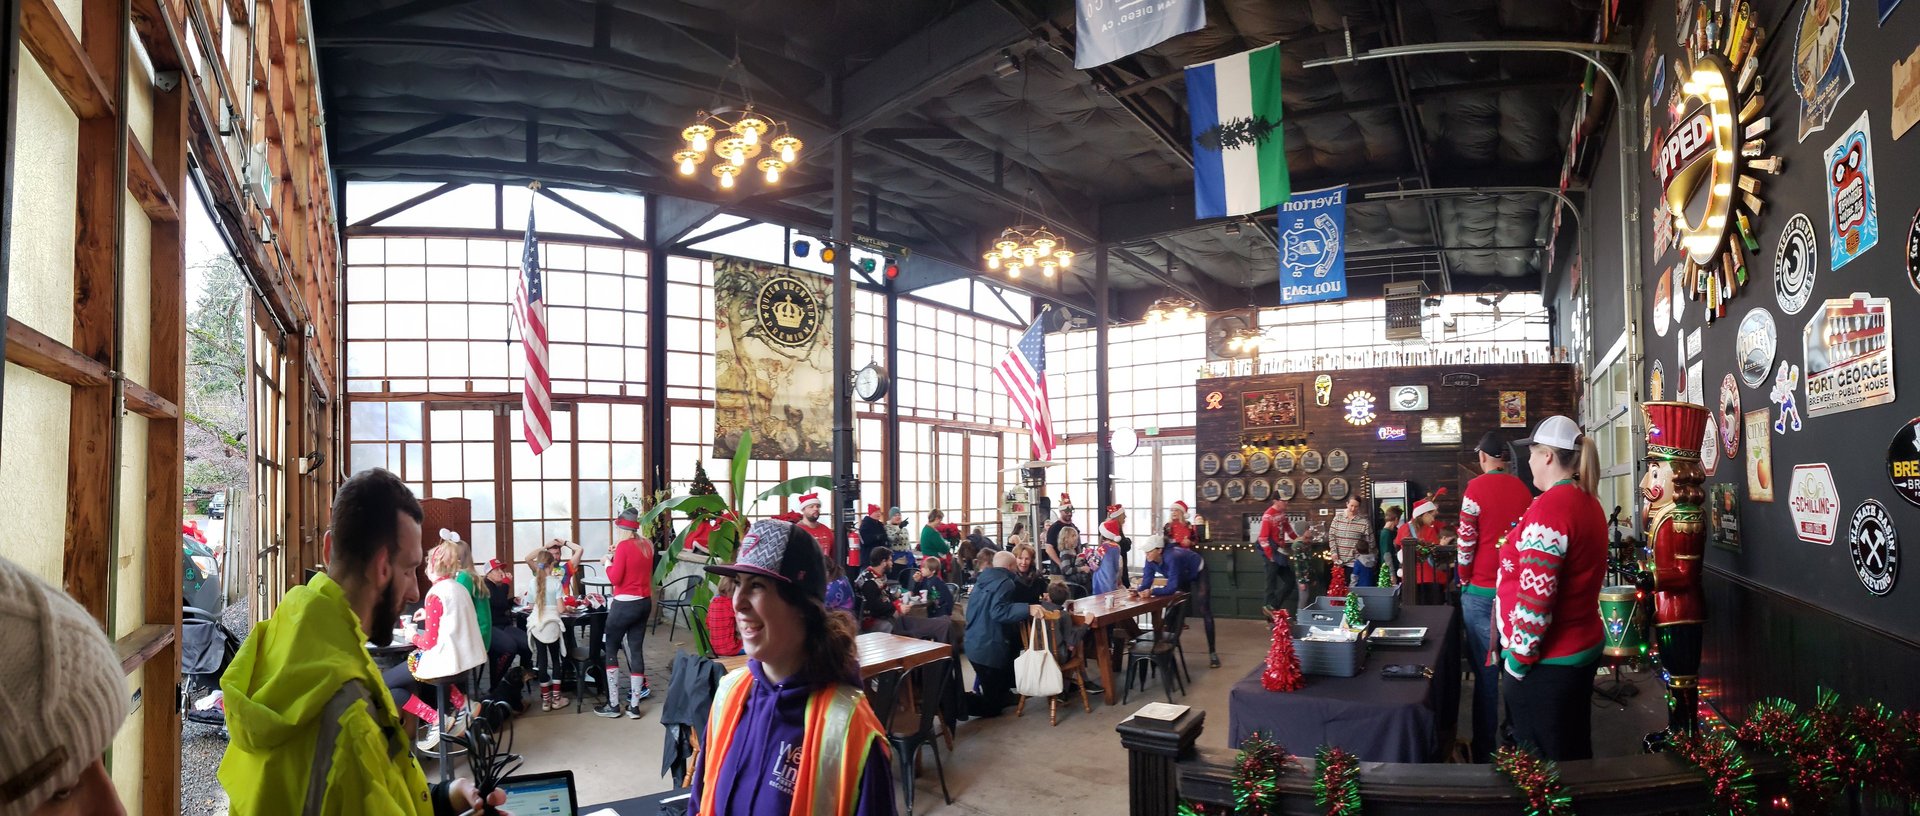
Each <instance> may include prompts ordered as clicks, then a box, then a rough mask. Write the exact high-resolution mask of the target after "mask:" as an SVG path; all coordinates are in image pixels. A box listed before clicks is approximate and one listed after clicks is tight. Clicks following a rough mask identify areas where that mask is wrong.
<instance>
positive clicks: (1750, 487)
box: [1746, 408, 1773, 502]
mask: <svg viewBox="0 0 1920 816" xmlns="http://www.w3.org/2000/svg"><path fill="white" fill-rule="evenodd" d="M1767 419H1768V416H1767V409H1765V408H1762V409H1760V410H1758V411H1748V412H1747V414H1746V425H1747V427H1746V435H1747V498H1749V499H1752V500H1753V501H1757V502H1771V501H1773V438H1772V437H1770V436H1767Z"/></svg>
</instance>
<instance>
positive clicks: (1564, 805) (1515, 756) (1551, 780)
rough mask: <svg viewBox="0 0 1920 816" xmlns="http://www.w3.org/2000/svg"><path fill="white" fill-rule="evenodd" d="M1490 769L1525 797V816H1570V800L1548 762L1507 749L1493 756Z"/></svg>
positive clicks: (1557, 775) (1550, 763)
mask: <svg viewBox="0 0 1920 816" xmlns="http://www.w3.org/2000/svg"><path fill="white" fill-rule="evenodd" d="M1493 769H1494V770H1496V771H1499V772H1500V773H1501V774H1504V775H1505V776H1506V777H1507V779H1509V780H1511V781H1512V782H1513V786H1514V787H1516V788H1519V789H1520V793H1521V795H1523V796H1525V797H1527V816H1572V813H1573V796H1571V795H1570V794H1568V793H1567V789H1566V786H1565V785H1563V784H1561V783H1560V768H1559V767H1558V766H1556V765H1554V763H1553V761H1552V760H1549V759H1541V758H1540V756H1539V755H1538V754H1535V753H1533V752H1531V751H1523V750H1521V749H1519V748H1514V747H1511V746H1509V747H1505V748H1501V749H1500V750H1499V751H1497V752H1495V753H1494V755H1493Z"/></svg>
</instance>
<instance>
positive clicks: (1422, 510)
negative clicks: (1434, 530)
mask: <svg viewBox="0 0 1920 816" xmlns="http://www.w3.org/2000/svg"><path fill="white" fill-rule="evenodd" d="M1445 495H1447V489H1446V488H1444V487H1443V488H1440V489H1439V490H1435V491H1433V495H1431V496H1428V497H1426V498H1424V499H1421V500H1420V503H1419V504H1416V505H1414V506H1413V515H1412V516H1411V518H1419V517H1421V516H1423V515H1425V514H1427V513H1434V512H1438V511H1439V510H1440V506H1439V505H1438V504H1435V503H1434V502H1435V501H1437V500H1439V498H1440V497H1441V496H1445Z"/></svg>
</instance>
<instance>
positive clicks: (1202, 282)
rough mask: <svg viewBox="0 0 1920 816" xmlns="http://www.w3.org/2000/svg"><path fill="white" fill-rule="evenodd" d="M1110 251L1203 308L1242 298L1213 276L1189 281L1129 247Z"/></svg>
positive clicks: (1224, 305) (1222, 306)
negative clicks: (1168, 271)
mask: <svg viewBox="0 0 1920 816" xmlns="http://www.w3.org/2000/svg"><path fill="white" fill-rule="evenodd" d="M1155 249H1158V250H1159V251H1161V252H1166V248H1165V247H1155ZM1108 251H1109V252H1111V253H1113V257H1115V258H1119V259H1120V260H1121V261H1124V262H1125V263H1126V264H1127V265H1128V266H1131V267H1133V268H1134V269H1135V270H1137V271H1139V272H1140V273H1141V274H1143V275H1146V276H1147V277H1149V278H1152V279H1153V280H1155V281H1158V282H1159V283H1160V284H1162V285H1164V286H1166V287H1168V288H1170V289H1173V290H1174V291H1176V292H1179V293H1180V294H1182V295H1185V296H1187V297H1190V298H1193V300H1194V302H1195V303H1198V304H1200V306H1201V307H1202V308H1204V309H1206V310H1208V311H1215V310H1218V309H1226V308H1231V307H1232V306H1233V305H1234V304H1235V303H1237V302H1239V300H1240V294H1241V293H1240V292H1239V291H1238V290H1235V289H1234V288H1233V287H1230V286H1227V285H1226V284H1223V283H1220V282H1218V281H1215V280H1213V279H1211V278H1201V279H1198V280H1195V281H1194V282H1192V283H1189V282H1187V281H1183V280H1180V279H1178V278H1175V277H1173V276H1172V275H1170V274H1168V273H1167V272H1166V271H1165V270H1162V269H1158V268H1156V267H1154V265H1153V264H1150V263H1147V262H1146V261H1145V260H1144V259H1142V258H1141V257H1140V256H1138V255H1135V254H1133V250H1130V249H1127V248H1126V247H1120V246H1109V247H1108ZM1169 254H1170V253H1169Z"/></svg>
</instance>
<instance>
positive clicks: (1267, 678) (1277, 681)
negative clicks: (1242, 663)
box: [1260, 609, 1306, 691]
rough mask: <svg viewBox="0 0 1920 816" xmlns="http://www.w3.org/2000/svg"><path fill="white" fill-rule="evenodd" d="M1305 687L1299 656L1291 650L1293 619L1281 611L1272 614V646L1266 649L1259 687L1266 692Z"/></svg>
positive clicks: (1296, 689) (1295, 689)
mask: <svg viewBox="0 0 1920 816" xmlns="http://www.w3.org/2000/svg"><path fill="white" fill-rule="evenodd" d="M1304 685H1306V679H1305V678H1303V677H1301V676H1300V655H1299V654H1298V653H1296V652H1295V651H1294V650H1293V618H1292V616H1290V615H1288V614H1287V610H1285V609H1282V610H1278V611H1276V612H1274V613H1273V645H1272V646H1270V647H1268V649H1267V667H1266V669H1265V670H1264V671H1262V672H1260V687H1261V688H1264V689H1266V690H1268V691H1299V690H1300V687H1301V686H1304Z"/></svg>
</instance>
